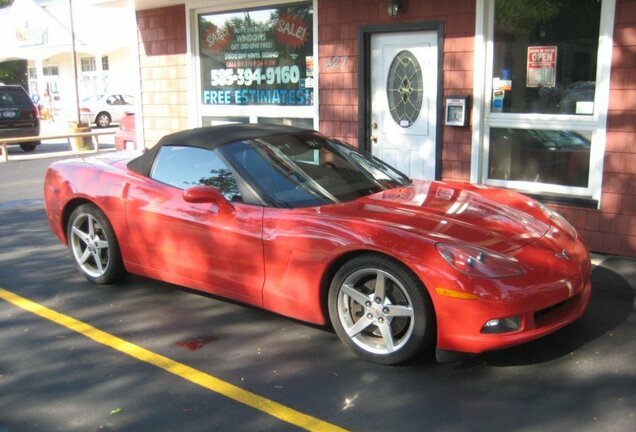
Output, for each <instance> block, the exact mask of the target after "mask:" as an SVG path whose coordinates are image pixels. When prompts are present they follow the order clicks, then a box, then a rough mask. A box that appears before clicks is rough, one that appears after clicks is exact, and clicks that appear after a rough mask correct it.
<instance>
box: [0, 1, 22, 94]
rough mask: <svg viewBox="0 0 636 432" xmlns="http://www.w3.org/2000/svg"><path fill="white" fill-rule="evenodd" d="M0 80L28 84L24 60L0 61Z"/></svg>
mask: <svg viewBox="0 0 636 432" xmlns="http://www.w3.org/2000/svg"><path fill="white" fill-rule="evenodd" d="M0 1H2V0H0ZM0 82H1V83H4V84H19V85H21V86H22V87H24V88H25V89H26V88H27V85H28V82H27V62H26V60H10V61H5V62H0Z"/></svg>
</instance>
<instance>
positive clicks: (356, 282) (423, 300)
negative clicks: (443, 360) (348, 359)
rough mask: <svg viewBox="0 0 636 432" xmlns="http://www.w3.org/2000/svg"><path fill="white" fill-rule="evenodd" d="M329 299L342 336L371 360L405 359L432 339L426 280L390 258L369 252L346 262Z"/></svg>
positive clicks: (432, 324)
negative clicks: (422, 280)
mask: <svg viewBox="0 0 636 432" xmlns="http://www.w3.org/2000/svg"><path fill="white" fill-rule="evenodd" d="M328 303H329V317H330V319H331V323H332V325H333V327H334V329H335V331H336V333H337V334H338V337H339V338H340V340H341V341H342V342H343V343H344V344H345V345H347V346H348V347H349V348H351V349H352V350H353V351H354V352H355V353H356V354H357V355H358V356H359V357H361V358H363V359H365V360H368V361H371V362H373V363H380V364H397V363H402V362H404V361H406V360H408V359H410V358H412V357H413V356H415V355H416V354H418V353H419V352H420V351H422V350H423V349H424V348H425V347H426V346H427V345H429V344H430V343H431V342H432V340H433V334H434V312H433V306H432V304H431V300H430V298H429V296H428V293H427V292H426V289H425V288H424V285H423V284H422V282H421V281H420V280H419V278H418V277H417V276H415V275H414V274H413V273H412V272H411V271H410V270H409V269H408V268H406V267H405V266H403V265H402V264H400V263H399V262H397V261H395V260H393V259H391V258H388V257H385V256H381V255H373V254H365V255H359V256H357V257H355V258H353V259H352V260H350V261H348V262H347V263H345V264H344V265H343V266H342V267H341V268H340V269H339V270H338V271H337V272H336V274H335V276H334V278H333V280H332V282H331V286H330V288H329V298H328Z"/></svg>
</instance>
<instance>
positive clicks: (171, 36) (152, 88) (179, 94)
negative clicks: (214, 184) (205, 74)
mask: <svg viewBox="0 0 636 432" xmlns="http://www.w3.org/2000/svg"><path fill="white" fill-rule="evenodd" d="M137 30H138V40H139V66H140V74H141V97H142V101H141V103H142V105H141V109H142V112H143V119H144V124H143V127H144V139H145V145H146V146H147V147H152V146H153V145H155V144H156V142H157V141H158V140H159V139H160V138H161V137H162V136H164V135H166V134H168V133H172V132H176V131H179V130H182V129H185V128H187V127H188V111H187V107H188V81H187V67H186V64H187V57H186V54H187V46H186V15H185V6H184V5H178V6H171V7H165V8H157V9H148V10H141V11H137Z"/></svg>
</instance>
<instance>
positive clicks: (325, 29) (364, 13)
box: [318, 0, 475, 180]
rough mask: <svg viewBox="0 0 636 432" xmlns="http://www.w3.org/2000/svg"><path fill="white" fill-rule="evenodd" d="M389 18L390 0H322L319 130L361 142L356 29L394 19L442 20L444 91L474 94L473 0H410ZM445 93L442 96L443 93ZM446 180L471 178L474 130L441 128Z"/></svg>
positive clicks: (443, 166)
mask: <svg viewBox="0 0 636 432" xmlns="http://www.w3.org/2000/svg"><path fill="white" fill-rule="evenodd" d="M405 4H406V5H407V10H406V11H405V13H404V14H403V15H400V16H398V17H395V18H390V17H388V15H387V11H386V7H387V1H386V0H367V1H361V0H320V1H319V2H318V22H319V28H318V31H319V49H318V51H319V52H318V56H319V60H320V77H319V85H320V131H321V132H322V133H324V134H326V135H328V136H333V137H336V138H339V139H342V140H343V141H346V142H348V143H350V144H352V145H357V144H358V28H359V26H360V25H369V24H393V23H396V22H424V21H443V22H444V83H443V87H444V95H465V96H470V95H472V92H473V90H472V89H473V44H474V35H475V1H474V0H455V1H441V2H433V1H420V2H415V1H409V2H405ZM444 95H441V96H442V97H443V96H444ZM439 133H441V134H442V143H443V144H442V148H443V149H442V178H444V179H445V180H468V179H469V178H470V135H471V131H470V128H453V127H442V130H441V131H440V132H439Z"/></svg>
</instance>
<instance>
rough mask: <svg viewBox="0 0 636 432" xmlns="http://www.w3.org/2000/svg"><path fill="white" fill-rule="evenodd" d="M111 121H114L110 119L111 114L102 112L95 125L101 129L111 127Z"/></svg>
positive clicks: (96, 118) (98, 115)
mask: <svg viewBox="0 0 636 432" xmlns="http://www.w3.org/2000/svg"><path fill="white" fill-rule="evenodd" d="M111 121H112V120H111V118H110V114H108V113H107V112H100V113H99V114H97V117H95V124H96V125H97V127H99V128H105V127H108V126H110V122H111Z"/></svg>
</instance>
